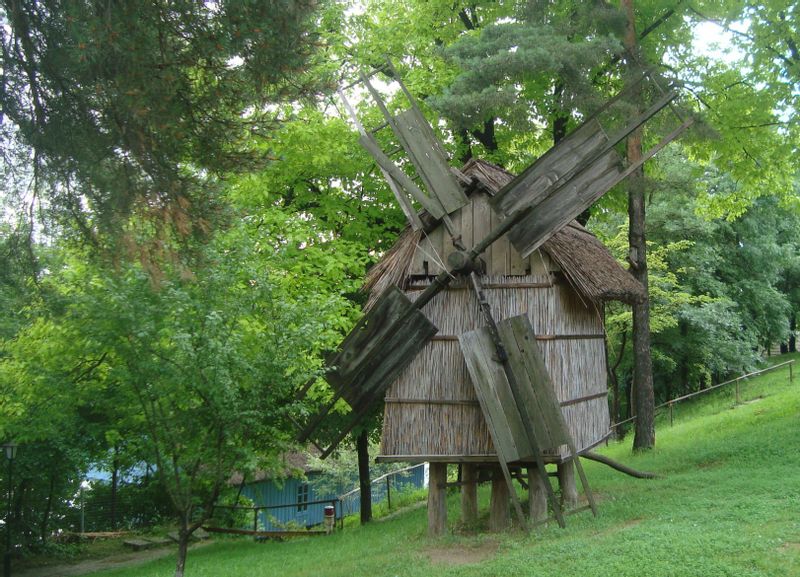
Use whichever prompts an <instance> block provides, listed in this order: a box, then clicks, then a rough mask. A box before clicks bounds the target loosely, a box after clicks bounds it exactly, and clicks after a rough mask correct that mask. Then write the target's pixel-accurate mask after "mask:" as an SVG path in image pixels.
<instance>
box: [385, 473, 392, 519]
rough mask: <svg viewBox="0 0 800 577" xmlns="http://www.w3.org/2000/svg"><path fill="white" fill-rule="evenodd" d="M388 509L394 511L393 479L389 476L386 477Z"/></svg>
mask: <svg viewBox="0 0 800 577" xmlns="http://www.w3.org/2000/svg"><path fill="white" fill-rule="evenodd" d="M386 508H387V510H389V511H391V510H392V478H391V477H390V476H389V475H387V476H386Z"/></svg>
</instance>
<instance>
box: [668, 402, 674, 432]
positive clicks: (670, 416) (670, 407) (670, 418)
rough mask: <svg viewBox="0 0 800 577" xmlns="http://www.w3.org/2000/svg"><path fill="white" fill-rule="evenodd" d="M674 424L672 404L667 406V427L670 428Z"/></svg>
mask: <svg viewBox="0 0 800 577" xmlns="http://www.w3.org/2000/svg"><path fill="white" fill-rule="evenodd" d="M673 424H674V419H673V414H672V403H670V404H669V426H670V427H671V426H672V425H673Z"/></svg>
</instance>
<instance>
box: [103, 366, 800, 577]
mask: <svg viewBox="0 0 800 577" xmlns="http://www.w3.org/2000/svg"><path fill="white" fill-rule="evenodd" d="M792 356H793V357H794V358H795V359H798V358H800V355H792ZM786 358H789V357H788V356H784V357H782V359H786ZM798 369H800V367H798ZM796 372H798V371H796ZM740 392H741V399H742V401H743V404H741V405H738V406H735V407H734V406H733V392H732V389H731V390H728V391H726V390H723V391H720V392H717V393H712V394H710V395H708V397H709V398H704V399H702V400H693V401H691V402H689V403H687V404H685V405H684V404H682V405H680V406H679V407H678V408H676V411H675V425H674V426H673V427H670V426H669V422H668V417H665V416H664V415H662V416H661V417H660V421H659V424H658V428H657V433H658V434H657V448H656V449H655V450H653V451H651V452H647V453H644V454H637V455H633V454H631V451H630V443H629V442H624V443H619V444H614V445H612V446H610V447H608V448H605V449H603V450H602V451H601V452H603V453H605V454H607V455H609V456H611V457H612V458H615V459H618V460H620V461H623V462H625V463H626V464H628V465H630V466H633V467H635V468H638V469H641V470H650V471H654V472H656V473H658V474H659V475H660V476H661V477H660V478H658V479H655V480H637V479H633V478H631V477H627V476H624V475H622V474H620V473H617V472H615V471H612V470H611V469H609V468H607V467H605V466H603V465H600V464H597V463H593V462H585V468H586V471H587V474H588V476H589V480H590V483H591V484H592V487H593V489H594V491H595V493H596V495H597V497H598V500H599V509H600V514H599V516H598V517H597V518H593V517H592V516H591V515H590V514H588V513H582V514H579V515H575V516H570V517H568V518H567V528H566V529H564V530H562V529H559V528H558V527H557V526H555V525H552V526H549V527H546V528H543V529H540V530H538V531H536V532H534V533H532V534H531V535H529V536H526V535H524V534H522V533H521V532H509V533H505V534H500V535H498V534H481V533H477V534H472V535H461V534H453V535H449V536H447V537H444V538H442V539H438V540H430V539H428V538H427V537H426V536H425V531H426V512H425V509H424V508H423V509H417V510H413V511H410V512H408V513H406V514H403V515H399V516H396V517H393V518H392V519H391V520H388V521H385V522H376V523H373V524H371V525H368V526H366V527H363V528H361V527H356V528H350V529H345V531H344V532H341V533H338V534H336V535H333V536H331V537H322V538H313V539H312V538H306V539H301V540H295V541H288V542H284V543H253V542H251V541H246V540H230V541H228V540H226V541H222V542H220V543H216V544H213V545H210V546H207V547H204V548H202V549H199V550H197V551H194V552H191V553H190V556H189V561H188V566H187V575H188V576H191V577H229V576H230V577H234V576H246V577H268V576H269V577H271V576H280V577H300V576H309V577H310V576H315V577H316V576H323V577H361V576H367V575H368V576H370V577H401V576H402V577H422V576H424V577H440V576H448V575H450V576H455V575H458V576H459V577H461V576H463V577H479V576H485V577H489V576H492V577H493V576H496V575H503V576H504V577H514V576H536V577H548V576H554V577H570V576H573V575H574V576H580V577H595V576H596V577H601V576H602V577H607V576H614V577H626V576H636V577H642V576H684V575H685V576H692V577H694V576H735V577H749V576H752V577H755V576H767V575H770V576H773V575H774V576H781V577H783V576H791V575H798V576H800V450H798V449H799V448H800V374H798V375H797V378H796V379H795V381H794V382H793V383H789V382H788V371H787V369H785V368H784V369H780V370H778V371H775V372H774V373H771V374H767V375H765V376H762V377H758V378H754V379H750V380H749V381H748V382H747V383H746V384H744V385H743V386H742V387H741V391H740ZM665 418H666V419H667V420H665ZM481 498H482V501H483V502H484V506H485V502H486V500H487V493H486V490H485V489H482V491H481ZM449 514H450V518H451V521H453V522H452V523H451V524H455V522H456V521H457V519H458V497H457V495H453V496H452V497H451V499H450V501H449ZM442 550H449V551H451V552H452V555H451V557H452V559H451V562H450V563H437V562H434V561H432V560H431V557H432V556H433V557H434V558H438V557H439V552H441V551H442ZM472 552H483V557H484V558H481V555H478V556H476V558H475V559H474V561H475V562H473V563H468V564H456V563H454V561H458V560H466V559H468V558H470V553H472ZM173 568H174V559H172V558H167V559H162V560H159V561H156V562H153V563H150V564H148V565H144V566H140V567H136V568H134V569H128V570H117V571H107V572H103V573H96V574H95V577H99V576H101V575H102V576H103V577H167V576H169V575H171V574H172V571H173Z"/></svg>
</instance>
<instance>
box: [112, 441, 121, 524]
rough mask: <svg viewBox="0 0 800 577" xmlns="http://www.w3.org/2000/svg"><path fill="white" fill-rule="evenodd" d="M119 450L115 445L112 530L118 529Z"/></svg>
mask: <svg viewBox="0 0 800 577" xmlns="http://www.w3.org/2000/svg"><path fill="white" fill-rule="evenodd" d="M118 455H119V448H118V446H117V445H114V460H113V461H112V465H111V466H112V468H113V470H112V471H111V530H112V531H114V530H116V528H117V489H118V488H119V456H118Z"/></svg>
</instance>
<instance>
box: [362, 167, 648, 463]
mask: <svg viewBox="0 0 800 577" xmlns="http://www.w3.org/2000/svg"><path fill="white" fill-rule="evenodd" d="M462 172H463V173H464V174H465V175H466V176H468V177H470V178H471V177H475V179H476V180H477V182H478V183H479V184H478V186H474V187H473V191H472V193H471V195H470V197H469V198H470V202H469V203H468V204H467V205H465V206H464V207H462V208H461V209H460V210H459V211H458V212H456V213H454V214H453V221H454V223H455V225H456V226H457V227H458V229H457V230H458V233H459V234H461V236H462V238H464V239H465V241H466V242H467V244H469V243H470V240H471V238H472V237H473V235H475V234H477V235H479V236H480V235H484V234H485V233H486V232H487V231H488V230H490V228H492V227H493V226H495V225H496V223H495V222H494V221H495V220H496V219H497V216H496V215H495V213H494V212H493V211H492V210H491V209H490V207H489V201H490V200H491V198H492V196H493V194H494V193H496V192H497V190H499V189H500V187H502V185H504V184H505V183H506V182H508V181H510V180H511V178H512V176H511V175H510V174H509V173H507V172H505V171H503V170H502V169H499V168H498V167H495V166H492V165H490V164H488V163H485V162H482V161H475V160H473V161H471V162H470V163H469V164H468V165H467V166H466V167H465V168H464V169H463V170H462ZM450 247H451V243H450V242H449V238H448V237H447V234H446V232H445V231H444V230H443V226H441V225H440V226H439V227H436V228H434V229H433V230H431V231H430V232H428V233H423V232H422V231H417V232H414V231H411V230H409V231H407V232H406V233H405V234H404V235H403V236H401V238H400V239H399V240H398V242H397V244H396V245H395V246H394V247H393V249H392V250H391V251H390V252H389V253H388V254H387V256H386V258H385V260H384V261H383V262H382V263H381V264H380V265H378V266H377V267H376V268H375V269H373V272H372V273H371V275H370V277H369V278H368V286H370V287H372V288H373V293H375V294H377V293H379V292H380V291H381V287H382V286H383V285H384V284H396V285H398V286H400V287H401V288H402V289H403V290H404V292H405V293H406V294H407V295H408V297H409V298H410V299H411V300H412V301H413V300H414V299H415V297H416V295H418V294H419V293H420V292H421V291H422V290H424V289H425V288H426V287H427V286H428V285H429V284H430V282H431V278H432V275H436V274H438V273H439V272H440V271H441V266H442V264H441V262H442V259H443V257H444V258H446V254H447V252H448V250H452V249H451V248H450ZM482 260H483V264H484V267H485V269H484V271H483V274H482V284H483V288H484V292H485V294H486V296H487V298H488V300H489V303H490V304H491V306H492V310H493V311H494V314H495V316H496V318H498V319H505V318H509V317H513V316H516V315H520V314H526V315H527V316H528V318H529V319H530V321H531V324H532V326H533V330H534V333H535V335H536V339H537V344H538V346H539V348H540V349H541V352H542V355H543V357H544V359H545V364H546V367H547V370H548V372H549V374H550V376H551V380H552V383H553V385H554V387H555V394H556V397H557V399H558V401H559V402H560V403H562V411H563V413H564V417H565V419H566V421H567V424H568V427H569V430H570V433H571V435H572V438H573V440H574V442H575V446H576V448H577V450H578V451H579V452H581V451H583V450H585V449H589V448H591V447H593V446H595V445H597V444H598V443H600V442H602V441H603V440H605V439H606V438H607V436H608V433H609V414H608V403H607V399H606V394H607V387H606V370H605V369H606V367H605V352H604V341H603V324H602V315H601V314H600V310H601V309H600V307H601V306H602V301H604V300H609V299H615V300H624V301H632V300H636V299H638V298H640V297H641V296H642V289H641V287H640V286H639V285H638V283H636V282H635V281H634V280H633V278H632V277H631V276H630V275H629V274H628V273H627V272H626V271H624V270H623V269H622V268H621V267H620V266H619V265H618V264H617V263H616V261H615V260H614V259H613V257H612V256H611V255H610V254H609V252H608V251H607V249H605V247H603V246H602V244H600V242H599V241H598V240H597V239H596V238H595V237H594V236H593V235H591V234H590V233H588V232H587V231H586V230H585V229H583V228H582V227H581V226H580V225H578V224H577V223H573V224H571V225H568V226H567V227H566V229H564V230H562V231H560V232H559V233H557V234H556V235H555V236H554V237H552V238H551V239H550V240H549V241H548V242H547V243H545V245H544V246H543V247H542V248H541V249H539V250H537V251H535V252H534V253H532V254H531V255H529V256H528V257H526V258H522V257H520V255H519V253H518V252H517V251H516V249H515V248H514V247H513V246H512V245H511V244H510V243H509V241H508V239H507V238H501V239H500V240H498V241H497V242H496V243H494V244H493V245H492V246H491V247H490V249H489V250H488V251H487V252H486V253H485V254H484V255H483V259H482ZM559 263H561V264H559ZM562 265H563V268H562ZM570 278H572V279H578V278H579V279H580V280H579V282H580V283H581V284H583V286H585V287H586V290H584V291H583V292H582V291H581V290H580V289H577V288H575V286H573V284H571V282H570ZM423 312H424V314H425V315H426V316H427V317H428V319H429V320H430V321H431V322H432V323H433V324H434V325H435V326H436V327H438V328H439V332H438V333H437V334H436V335H435V336H434V337H433V339H432V340H431V341H430V342H429V343H428V344H427V345H426V346H425V347H424V348H423V349H422V351H421V352H420V353H419V354H418V355H417V356H416V357H415V358H414V360H413V361H411V364H410V365H409V366H408V367H406V368H405V369H404V370H403V372H402V373H401V374H400V375H399V377H398V378H397V379H396V380H395V381H394V382H393V383H392V384H391V385H390V386H389V388H388V390H387V392H386V396H385V412H384V424H383V435H382V450H381V456H380V457H379V459H381V460H386V461H405V462H436V461H440V462H446V463H487V464H490V463H494V464H497V453H496V450H495V447H494V445H493V442H492V438H491V435H490V432H489V429H488V427H487V423H486V419H485V418H484V415H483V412H482V409H481V407H480V405H479V402H478V398H477V396H476V392H475V389H474V386H473V383H472V381H471V379H470V375H469V373H468V370H467V365H466V363H465V359H464V355H463V353H462V350H461V347H460V345H459V340H458V339H459V337H460V336H461V335H462V334H464V333H466V332H468V331H472V330H475V329H477V328H480V327H481V326H483V325H484V320H483V318H482V316H481V312H480V310H479V308H478V304H477V302H476V299H475V297H474V295H473V294H472V291H471V288H470V287H469V286H468V284H467V283H466V282H465V281H464V280H461V281H453V282H452V283H451V284H450V285H449V286H448V287H447V289H445V290H444V291H442V292H440V293H439V294H438V295H436V296H435V297H434V298H433V300H432V301H431V302H430V303H428V305H427V306H426V307H425V308H424V309H423ZM542 449H543V450H544V453H545V455H546V458H547V460H548V461H550V462H560V461H561V460H563V459H564V458H565V457H567V456H568V455H569V453H568V451H567V449H566V447H564V446H561V447H542ZM522 457H523V459H524V458H525V457H527V459H525V462H527V463H528V464H530V463H532V462H533V457H532V456H531V455H527V456H525V455H523V456H522Z"/></svg>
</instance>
